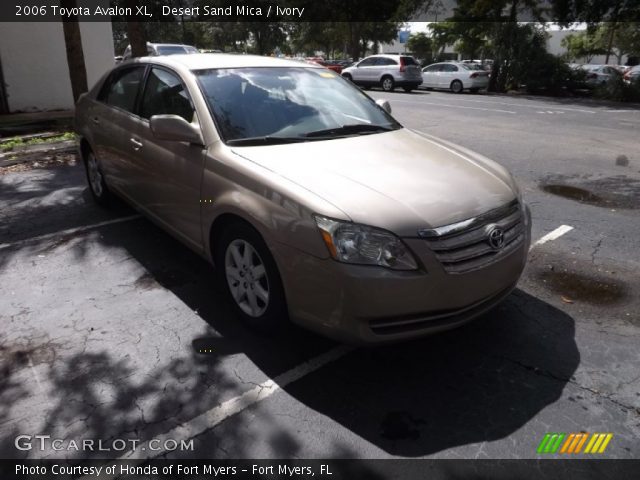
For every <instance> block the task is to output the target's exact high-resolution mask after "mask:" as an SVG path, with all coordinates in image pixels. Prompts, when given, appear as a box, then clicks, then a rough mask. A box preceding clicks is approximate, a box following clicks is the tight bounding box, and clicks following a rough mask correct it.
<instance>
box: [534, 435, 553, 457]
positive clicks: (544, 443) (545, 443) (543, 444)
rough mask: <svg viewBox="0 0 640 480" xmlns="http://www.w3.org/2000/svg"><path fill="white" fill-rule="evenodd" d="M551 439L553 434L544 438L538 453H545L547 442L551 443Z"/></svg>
mask: <svg viewBox="0 0 640 480" xmlns="http://www.w3.org/2000/svg"><path fill="white" fill-rule="evenodd" d="M550 438H551V434H550V433H547V434H546V435H545V436H544V437H543V438H542V441H541V442H540V445H538V450H536V452H537V453H543V452H544V447H545V446H546V445H547V442H548V441H549V439H550Z"/></svg>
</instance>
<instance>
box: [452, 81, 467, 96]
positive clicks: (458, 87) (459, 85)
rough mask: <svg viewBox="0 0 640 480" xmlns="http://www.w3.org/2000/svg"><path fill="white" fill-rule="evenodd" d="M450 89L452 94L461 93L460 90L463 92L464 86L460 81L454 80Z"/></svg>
mask: <svg viewBox="0 0 640 480" xmlns="http://www.w3.org/2000/svg"><path fill="white" fill-rule="evenodd" d="M450 88H451V91H452V92H453V93H462V90H464V86H463V85H462V82H461V81H460V80H454V81H453V82H451V86H450Z"/></svg>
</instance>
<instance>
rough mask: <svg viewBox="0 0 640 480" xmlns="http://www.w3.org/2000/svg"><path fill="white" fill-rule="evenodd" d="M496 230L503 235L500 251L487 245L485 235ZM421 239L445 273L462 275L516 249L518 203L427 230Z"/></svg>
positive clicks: (519, 236) (519, 225) (519, 231)
mask: <svg viewBox="0 0 640 480" xmlns="http://www.w3.org/2000/svg"><path fill="white" fill-rule="evenodd" d="M495 228H499V229H501V230H502V231H503V233H504V242H503V244H502V247H501V248H495V247H494V246H492V245H491V244H490V243H489V237H488V234H489V232H490V231H491V230H493V229H495ZM419 234H420V236H421V237H423V238H424V239H425V240H426V242H427V243H428V244H429V248H430V249H431V250H432V251H433V253H434V254H435V256H436V258H437V259H438V260H439V261H440V263H441V264H442V266H443V268H444V269H445V271H446V272H447V273H465V272H469V271H472V270H477V269H479V268H483V267H486V266H487V265H489V264H491V263H493V262H496V261H498V260H499V259H501V258H503V257H505V256H507V255H509V253H511V252H512V251H513V250H515V249H516V248H518V246H520V245H521V244H522V242H523V240H524V236H525V226H524V223H523V218H522V211H521V209H520V205H519V203H518V201H517V200H515V201H513V202H511V203H510V204H508V205H506V206H504V207H500V208H498V209H495V210H492V211H490V212H488V213H485V214H483V215H480V216H478V217H475V218H470V219H468V220H464V221H462V222H458V223H455V224H452V225H446V226H444V227H438V228H434V229H430V230H421V231H420V232H419Z"/></svg>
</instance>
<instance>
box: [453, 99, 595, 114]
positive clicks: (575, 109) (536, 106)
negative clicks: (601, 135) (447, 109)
mask: <svg viewBox="0 0 640 480" xmlns="http://www.w3.org/2000/svg"><path fill="white" fill-rule="evenodd" d="M457 100H460V101H462V102H474V103H488V104H492V105H509V106H511V107H523V108H538V109H540V108H552V109H554V110H567V111H570V112H581V113H596V112H595V111H593V110H584V109H581V108H565V107H560V106H554V105H549V104H546V103H538V104H537V105H526V104H524V103H515V102H499V101H493V100H472V99H470V98H457Z"/></svg>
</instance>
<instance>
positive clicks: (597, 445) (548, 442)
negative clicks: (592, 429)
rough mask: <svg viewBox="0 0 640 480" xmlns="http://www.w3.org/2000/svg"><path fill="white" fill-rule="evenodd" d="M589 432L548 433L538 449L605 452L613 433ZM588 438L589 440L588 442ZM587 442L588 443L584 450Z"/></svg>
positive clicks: (576, 452)
mask: <svg viewBox="0 0 640 480" xmlns="http://www.w3.org/2000/svg"><path fill="white" fill-rule="evenodd" d="M589 435H590V434H589V433H587V432H578V433H547V434H545V436H544V437H543V438H542V441H541V442H540V445H538V449H537V450H536V451H537V453H539V454H546V453H564V454H578V453H604V451H605V450H606V449H607V446H608V445H609V442H610V441H611V439H612V438H613V434H612V433H594V434H591V436H589ZM587 440H588V442H587ZM585 443H586V444H587V446H586V448H585V449H584V451H583V450H582V447H584V445H585Z"/></svg>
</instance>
